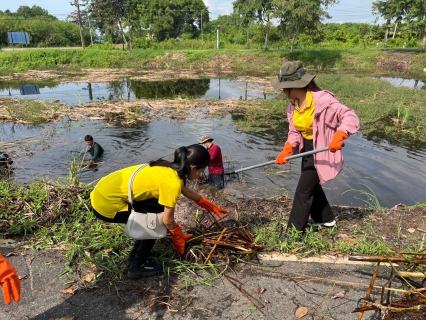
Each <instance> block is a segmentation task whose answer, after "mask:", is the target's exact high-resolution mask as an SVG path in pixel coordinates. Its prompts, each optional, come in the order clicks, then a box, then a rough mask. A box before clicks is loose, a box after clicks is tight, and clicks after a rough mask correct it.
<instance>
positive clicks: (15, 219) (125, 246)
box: [0, 179, 424, 286]
mask: <svg viewBox="0 0 426 320" xmlns="http://www.w3.org/2000/svg"><path fill="white" fill-rule="evenodd" d="M90 191H91V189H90V188H89V187H88V186H86V185H84V184H79V185H78V186H72V185H71V184H60V183H59V182H49V183H47V182H45V181H41V180H40V181H35V182H33V183H31V184H29V185H25V186H21V185H18V184H16V183H15V182H13V181H11V180H9V179H0V199H2V202H3V203H5V204H6V205H5V206H0V232H1V234H3V235H4V236H5V237H13V236H19V237H21V240H23V241H24V242H25V243H27V244H29V245H30V246H32V247H33V248H34V249H37V250H39V249H45V248H50V247H55V248H62V249H63V250H64V254H65V256H66V258H67V260H66V261H67V262H66V265H65V268H64V271H63V273H66V272H69V271H71V270H76V269H77V270H82V271H84V270H92V271H93V272H94V273H95V275H96V278H95V281H97V282H101V283H113V282H114V281H117V280H120V279H122V277H123V274H125V273H123V269H125V268H126V259H127V257H128V254H129V251H130V249H131V248H132V246H133V243H132V242H133V241H132V240H131V239H129V238H128V237H127V236H126V235H125V234H124V230H123V229H124V225H120V224H113V223H105V222H103V221H101V220H99V219H97V218H96V217H95V216H94V215H93V213H92V212H91V211H90V198H89V194H90ZM64 199H65V200H66V201H64ZM241 216H242V217H244V214H243V213H241ZM286 222H287V221H284V220H283V219H282V218H279V217H272V218H271V221H269V222H268V221H265V222H263V223H262V225H255V224H253V225H249V226H248V227H249V228H251V230H252V232H253V234H254V236H255V242H256V243H259V244H262V245H263V246H264V247H265V250H271V251H272V250H279V251H281V252H285V253H295V254H297V255H298V256H299V257H304V256H312V255H320V254H322V253H329V252H334V253H344V254H370V255H386V254H389V253H391V252H392V250H393V248H395V245H396V244H395V243H388V242H387V241H386V240H384V239H382V237H381V234H379V233H378V232H376V231H375V230H374V224H372V223H369V222H368V221H367V222H366V223H365V224H364V227H359V228H353V229H352V235H351V238H352V240H353V241H354V242H347V241H345V239H340V238H339V237H338V235H337V231H338V230H339V229H338V228H339V227H337V228H336V227H335V228H330V229H329V228H313V227H311V228H308V229H307V231H306V232H305V234H303V235H302V234H300V233H299V232H298V231H296V230H294V229H293V230H290V232H289V235H290V241H280V240H279V238H278V236H279V234H280V232H281V230H282V229H283V228H284V227H285V225H286ZM390 232H392V231H390ZM394 232H397V230H395V231H394ZM423 241H424V240H423ZM188 248H189V250H188V252H187V254H186V255H185V258H184V259H181V258H179V257H178V255H177V254H176V253H175V250H174V248H173V246H172V244H171V241H170V240H169V239H166V238H165V239H161V240H159V241H157V243H156V245H155V248H154V249H155V250H157V251H158V252H162V253H163V255H162V256H161V257H160V258H158V261H157V262H159V263H163V265H164V270H165V272H166V275H167V279H168V280H167V281H170V277H171V274H172V273H173V274H176V273H177V274H179V275H180V276H181V277H183V278H184V279H185V283H186V286H193V285H199V284H203V285H211V283H212V282H213V280H215V279H218V278H220V277H221V275H222V274H223V273H224V272H225V269H226V268H227V263H226V261H225V262H224V261H211V263H208V264H206V265H203V263H202V262H200V261H198V260H197V258H196V257H198V253H199V252H200V249H199V248H197V246H189V247H188ZM419 248H421V244H420V243H419V245H418V246H414V245H412V244H410V245H409V246H405V247H404V246H401V247H400V248H399V249H400V250H404V251H405V252H410V251H412V250H419ZM197 250H198V251H197ZM194 258H195V259H194Z"/></svg>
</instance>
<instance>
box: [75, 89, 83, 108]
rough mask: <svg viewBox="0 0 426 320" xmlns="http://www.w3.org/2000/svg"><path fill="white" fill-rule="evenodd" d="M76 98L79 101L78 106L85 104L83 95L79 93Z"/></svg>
mask: <svg viewBox="0 0 426 320" xmlns="http://www.w3.org/2000/svg"><path fill="white" fill-rule="evenodd" d="M75 96H76V98H77V99H78V105H79V106H81V105H82V104H83V98H82V97H81V93H80V92H78V93H77V94H75Z"/></svg>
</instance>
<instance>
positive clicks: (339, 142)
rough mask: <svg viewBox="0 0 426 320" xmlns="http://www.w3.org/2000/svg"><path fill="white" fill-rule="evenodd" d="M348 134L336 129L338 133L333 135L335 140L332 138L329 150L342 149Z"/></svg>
mask: <svg viewBox="0 0 426 320" xmlns="http://www.w3.org/2000/svg"><path fill="white" fill-rule="evenodd" d="M347 138H348V135H347V134H346V133H344V132H343V131H336V133H335V134H334V136H333V140H331V142H330V144H329V145H328V150H330V152H333V153H334V152H336V151H337V150H342V147H343V140H345V139H347Z"/></svg>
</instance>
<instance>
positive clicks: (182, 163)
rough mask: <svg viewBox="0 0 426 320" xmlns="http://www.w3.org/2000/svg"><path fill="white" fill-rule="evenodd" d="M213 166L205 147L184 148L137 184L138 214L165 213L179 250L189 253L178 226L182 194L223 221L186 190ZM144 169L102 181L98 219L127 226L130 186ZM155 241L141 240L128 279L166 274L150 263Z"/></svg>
mask: <svg viewBox="0 0 426 320" xmlns="http://www.w3.org/2000/svg"><path fill="white" fill-rule="evenodd" d="M209 162H210V155H209V153H208V151H207V150H206V149H205V148H204V147H202V146H201V145H198V144H194V145H191V146H189V147H180V148H178V149H176V150H175V153H174V160H173V162H170V161H166V160H163V159H159V160H155V161H151V162H150V163H149V165H147V166H146V167H144V168H143V169H142V170H140V171H139V172H138V173H137V174H136V176H135V178H134V180H133V187H132V191H133V198H134V202H133V208H134V209H135V211H137V212H154V213H159V212H164V215H163V223H164V224H165V226H166V227H167V229H168V230H169V231H170V233H171V234H172V238H173V245H174V246H175V248H176V250H177V251H178V252H179V253H180V254H183V253H184V252H185V240H186V239H188V238H190V237H191V236H192V235H185V234H183V232H182V229H181V228H180V226H179V225H178V224H177V223H176V222H175V219H174V212H175V206H176V203H177V201H178V199H179V196H180V194H183V195H184V196H185V197H187V198H188V199H191V200H193V201H195V202H196V203H197V204H198V205H199V206H201V207H203V208H204V209H206V210H209V211H212V212H214V213H216V214H217V215H218V217H219V218H222V216H221V215H220V214H221V213H226V212H227V210H225V209H222V208H220V207H218V206H216V205H215V204H213V203H212V202H210V201H209V200H207V199H206V198H205V197H203V196H202V195H200V194H198V193H197V192H196V191H194V190H192V189H190V188H188V187H187V186H186V180H187V179H188V180H196V179H198V178H199V176H200V175H201V173H202V172H204V170H205V168H206V167H207V166H208V164H209ZM139 167H140V165H137V166H132V167H128V168H124V169H121V170H118V171H115V172H112V173H110V174H109V175H107V176H105V177H104V178H102V179H101V180H100V181H99V182H98V184H97V185H96V186H95V188H94V189H93V191H92V193H91V194H90V199H91V203H92V207H93V213H94V214H95V216H96V217H97V218H99V219H101V220H103V221H107V222H112V223H126V222H127V220H128V218H129V215H130V212H131V208H130V206H129V202H128V189H127V188H128V183H129V180H130V177H131V176H132V174H133V173H134V172H135V171H136V170H137V169H138V168H139ZM154 244H155V239H146V240H137V241H135V245H134V248H133V250H132V252H131V254H130V257H129V262H130V268H129V272H128V277H129V278H132V279H137V278H142V277H149V276H153V275H156V274H158V273H160V272H161V271H162V266H161V265H159V264H157V263H154V262H152V261H149V260H148V258H150V256H151V250H152V247H153V246H154Z"/></svg>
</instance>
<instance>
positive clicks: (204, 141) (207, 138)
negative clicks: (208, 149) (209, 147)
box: [198, 136, 214, 143]
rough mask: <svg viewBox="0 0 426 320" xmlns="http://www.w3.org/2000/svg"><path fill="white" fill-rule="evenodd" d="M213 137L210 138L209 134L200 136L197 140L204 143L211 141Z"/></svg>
mask: <svg viewBox="0 0 426 320" xmlns="http://www.w3.org/2000/svg"><path fill="white" fill-rule="evenodd" d="M213 140H214V139H213V138H210V137H209V136H202V137H201V138H200V141H198V143H206V142H207V141H213Z"/></svg>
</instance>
